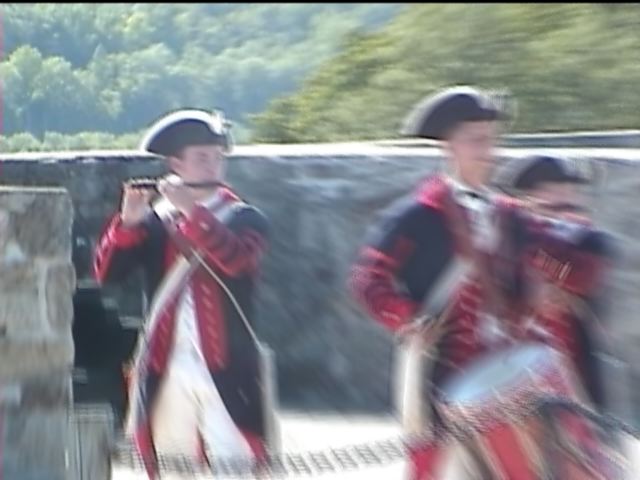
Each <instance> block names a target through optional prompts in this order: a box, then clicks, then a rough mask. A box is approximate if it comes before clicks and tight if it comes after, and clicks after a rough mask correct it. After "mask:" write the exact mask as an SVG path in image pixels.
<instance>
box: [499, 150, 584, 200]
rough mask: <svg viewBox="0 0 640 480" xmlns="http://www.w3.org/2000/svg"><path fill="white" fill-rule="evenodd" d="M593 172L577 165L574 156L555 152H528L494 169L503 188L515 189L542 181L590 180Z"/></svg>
mask: <svg viewBox="0 0 640 480" xmlns="http://www.w3.org/2000/svg"><path fill="white" fill-rule="evenodd" d="M585 165H586V164H585ZM587 167H591V165H587ZM594 173H595V172H587V171H585V169H582V168H580V166H579V165H578V162H577V161H576V160H570V159H568V158H564V157H560V156H555V155H530V156H528V157H525V158H517V159H513V160H511V161H509V162H508V163H507V164H506V165H505V166H504V167H503V168H502V170H501V171H499V172H498V174H497V179H496V183H497V184H498V186H499V187H500V188H502V189H503V190H505V191H507V192H510V193H517V192H525V191H528V190H532V189H534V188H536V187H537V186H539V185H541V184H543V183H575V184H588V183H591V182H592V181H593V178H592V177H593V175H594Z"/></svg>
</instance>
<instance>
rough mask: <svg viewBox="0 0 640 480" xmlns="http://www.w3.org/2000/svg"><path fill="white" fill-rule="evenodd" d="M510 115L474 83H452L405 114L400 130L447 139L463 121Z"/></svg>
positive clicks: (430, 137) (405, 134)
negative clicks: (453, 85)
mask: <svg viewBox="0 0 640 480" xmlns="http://www.w3.org/2000/svg"><path fill="white" fill-rule="evenodd" d="M507 117H508V115H507V114H506V112H503V111H502V110H501V109H500V108H499V107H498V106H497V105H496V104H495V102H494V101H493V99H492V98H491V97H490V96H489V95H486V94H484V93H482V92H480V91H479V90H477V89H475V88H473V87H468V86H459V87H451V88H448V89H446V90H443V91H440V92H438V93H436V94H435V95H431V96H428V97H425V98H424V99H423V100H421V101H420V102H419V103H418V104H417V105H416V106H415V107H414V108H413V110H411V112H410V113H409V115H408V116H407V117H406V118H405V120H404V123H403V125H402V128H401V129H400V134H401V135H402V136H405V137H421V138H429V139H432V140H444V139H445V138H446V136H447V134H448V133H449V132H450V131H451V129H452V128H453V127H455V126H456V125H458V124H459V123H462V122H475V121H482V120H489V121H492V120H502V119H505V118H507Z"/></svg>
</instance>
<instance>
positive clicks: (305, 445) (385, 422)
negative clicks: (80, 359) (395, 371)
mask: <svg viewBox="0 0 640 480" xmlns="http://www.w3.org/2000/svg"><path fill="white" fill-rule="evenodd" d="M280 419H281V420H280V429H281V435H282V450H283V452H287V453H298V452H303V451H309V450H311V451H320V450H324V449H328V448H339V447H345V446H349V445H355V444H359V443H367V442H376V441H380V440H389V439H395V438H398V436H399V435H401V430H400V426H399V424H398V423H397V422H396V421H395V419H394V418H393V417H390V416H389V417H380V416H377V417H368V416H339V415H335V414H326V415H322V414H316V415H309V414H307V413H299V414H297V413H285V414H282V415H281V417H280ZM625 445H626V451H625V452H624V453H625V455H626V457H627V459H629V460H630V462H631V467H630V469H629V471H630V474H629V477H628V478H627V479H625V480H638V479H640V442H639V441H635V440H632V439H631V438H628V437H625ZM405 468H406V462H402V461H399V462H396V463H393V464H390V465H388V466H386V467H384V468H381V467H371V468H360V469H357V470H351V471H347V472H343V473H340V474H317V475H304V476H300V477H294V476H287V477H282V478H283V479H284V478H286V479H289V480H302V479H310V478H313V479H318V480H356V479H358V480H361V479H367V480H396V479H397V480H405V479H406V478H407V477H406V475H405ZM187 478H188V479H197V480H200V479H202V480H204V479H211V478H214V477H212V476H198V477H194V476H187V477H185V476H176V475H165V476H163V477H162V480H183V479H187ZM112 480H146V477H145V475H144V474H141V473H138V472H135V473H134V472H131V471H127V470H124V469H116V468H114V471H113V476H112Z"/></svg>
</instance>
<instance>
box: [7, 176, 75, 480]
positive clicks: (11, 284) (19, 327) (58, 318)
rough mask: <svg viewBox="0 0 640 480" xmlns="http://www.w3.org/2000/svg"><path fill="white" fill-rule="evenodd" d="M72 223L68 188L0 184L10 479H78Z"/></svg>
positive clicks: (8, 471)
mask: <svg viewBox="0 0 640 480" xmlns="http://www.w3.org/2000/svg"><path fill="white" fill-rule="evenodd" d="M72 221H73V205H72V202H71V198H70V197H69V195H68V194H67V192H66V191H64V190H62V189H42V188H10V187H1V188H0V394H1V395H2V396H1V398H0V445H1V447H0V468H1V471H0V477H2V478H6V479H20V480H28V479H33V480H36V479H45V478H46V479H50V480H68V479H72V478H74V476H73V473H72V471H71V469H72V468H73V467H72V465H71V463H70V458H71V456H70V454H71V452H70V451H69V450H70V445H72V443H71V438H72V435H73V429H72V426H71V417H70V413H71V411H70V407H71V404H72V397H71V395H72V392H71V367H72V364H73V355H74V346H73V339H72V335H71V325H72V320H73V310H72V302H71V300H72V295H73V291H74V289H75V271H74V268H73V264H72V263H71V227H72Z"/></svg>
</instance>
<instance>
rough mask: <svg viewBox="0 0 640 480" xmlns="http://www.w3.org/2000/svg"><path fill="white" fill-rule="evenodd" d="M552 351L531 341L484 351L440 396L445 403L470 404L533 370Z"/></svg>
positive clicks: (551, 353) (446, 384)
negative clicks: (488, 351) (489, 351)
mask: <svg viewBox="0 0 640 480" xmlns="http://www.w3.org/2000/svg"><path fill="white" fill-rule="evenodd" d="M554 353H555V352H554V351H553V350H552V349H551V348H550V347H548V346H546V345H542V344H537V343H530V344H525V345H518V346H514V347H509V348H507V349H505V350H502V351H499V352H493V353H489V354H486V355H484V356H482V357H480V358H479V359H478V360H477V361H476V362H475V363H474V364H473V365H472V366H471V367H470V368H469V369H468V370H466V371H465V372H464V373H462V374H460V375H458V376H456V377H455V378H453V379H452V380H451V381H449V382H447V383H445V385H444V387H443V388H442V393H443V395H442V398H443V400H444V401H446V402H447V403H456V404H470V403H476V402H477V401H481V400H485V399H486V398H487V397H492V396H493V397H495V395H496V393H499V392H500V391H502V390H503V389H506V388H507V387H509V386H510V385H514V384H515V383H517V381H518V379H521V378H522V377H523V376H524V375H527V372H528V371H535V369H536V366H539V365H541V362H543V361H545V359H546V360H548V359H549V357H550V355H554Z"/></svg>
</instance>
